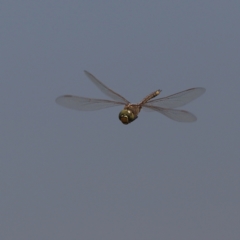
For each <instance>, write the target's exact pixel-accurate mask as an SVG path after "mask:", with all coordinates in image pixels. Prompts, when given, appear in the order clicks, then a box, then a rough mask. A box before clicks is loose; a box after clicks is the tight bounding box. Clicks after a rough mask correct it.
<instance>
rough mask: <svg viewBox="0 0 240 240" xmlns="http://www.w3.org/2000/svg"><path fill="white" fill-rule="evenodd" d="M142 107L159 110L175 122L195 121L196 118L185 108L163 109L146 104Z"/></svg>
mask: <svg viewBox="0 0 240 240" xmlns="http://www.w3.org/2000/svg"><path fill="white" fill-rule="evenodd" d="M143 108H144V109H148V110H150V109H151V110H153V111H157V112H160V113H162V114H163V115H165V116H166V117H168V118H170V119H172V120H174V121H177V122H195V121H196V120H197V118H196V117H195V116H194V115H193V114H192V113H190V112H187V111H185V110H177V109H165V108H159V107H146V105H145V106H144V107H143Z"/></svg>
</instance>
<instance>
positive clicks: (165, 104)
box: [145, 88, 206, 108]
mask: <svg viewBox="0 0 240 240" xmlns="http://www.w3.org/2000/svg"><path fill="white" fill-rule="evenodd" d="M205 91H206V89H205V88H190V89H188V90H185V91H182V92H179V93H175V94H173V95H170V96H167V97H163V98H158V99H155V100H151V101H149V102H147V103H146V104H145V106H154V107H160V108H178V107H182V106H184V105H186V104H187V103H189V102H191V101H193V100H194V99H196V98H198V97H200V96H201V95H202V94H203V93H204V92H205Z"/></svg>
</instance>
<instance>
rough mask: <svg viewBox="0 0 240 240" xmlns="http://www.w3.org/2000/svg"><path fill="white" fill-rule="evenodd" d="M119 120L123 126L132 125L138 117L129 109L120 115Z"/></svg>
mask: <svg viewBox="0 0 240 240" xmlns="http://www.w3.org/2000/svg"><path fill="white" fill-rule="evenodd" d="M118 117H119V120H120V121H121V122H122V123H123V124H129V123H131V122H132V121H133V120H135V119H136V117H135V116H134V114H133V113H132V111H131V110H128V109H123V110H122V111H121V112H120V113H119V116H118Z"/></svg>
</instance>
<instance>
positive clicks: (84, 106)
mask: <svg viewBox="0 0 240 240" xmlns="http://www.w3.org/2000/svg"><path fill="white" fill-rule="evenodd" d="M56 103H57V104H59V105H61V106H63V107H66V108H70V109H75V110H79V111H95V110H100V109H103V108H109V107H114V106H118V105H124V103H121V102H114V101H111V100H102V99H92V98H84V97H78V96H72V95H64V96H60V97H58V98H57V99H56Z"/></svg>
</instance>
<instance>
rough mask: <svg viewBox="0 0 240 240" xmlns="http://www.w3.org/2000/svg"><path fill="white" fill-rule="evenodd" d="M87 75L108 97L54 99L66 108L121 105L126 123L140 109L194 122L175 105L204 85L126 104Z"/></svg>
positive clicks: (188, 99) (192, 96) (199, 92)
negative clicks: (106, 98) (108, 98)
mask: <svg viewBox="0 0 240 240" xmlns="http://www.w3.org/2000/svg"><path fill="white" fill-rule="evenodd" d="M84 73H85V74H86V75H87V77H88V78H89V79H90V80H91V81H92V83H94V84H95V85H96V86H97V87H98V88H99V90H100V91H102V92H103V93H104V94H105V95H107V96H108V97H110V98H111V99H113V100H114V101H112V100H105V99H94V98H85V97H79V96H73V95H63V96H60V97H58V98H57V99H56V103H57V104H59V105H61V106H63V107H66V108H70V109H75V110H79V111H94V110H100V109H104V108H108V107H114V106H119V105H124V109H123V110H122V111H121V112H120V113H119V116H118V118H119V120H120V121H121V122H122V123H123V124H129V123H131V122H133V121H134V120H136V119H137V118H138V114H139V113H140V111H141V109H145V110H149V111H155V112H159V113H162V114H163V115H165V116H166V117H168V118H170V119H172V120H174V121H177V122H194V121H196V120H197V118H196V117H195V116H194V115H193V114H192V113H190V112H187V111H185V110H178V109H175V108H178V107H182V106H184V105H186V104H187V103H189V102H191V101H193V100H194V99H196V98H198V97H200V96H201V95H202V94H203V93H204V92H205V91H206V89H205V88H201V87H198V88H190V89H187V90H185V91H182V92H178V93H175V94H172V95H170V96H167V97H163V98H157V99H154V100H151V99H153V98H155V97H156V96H158V95H159V94H160V92H161V90H157V91H154V92H152V93H151V94H149V95H148V96H146V97H145V98H144V99H143V100H142V101H141V102H139V103H136V104H135V103H130V102H129V101H128V100H127V99H125V98H124V97H123V96H121V95H120V94H119V93H116V92H114V91H113V90H112V89H110V88H108V87H107V86H106V85H104V84H103V83H102V82H100V81H99V80H98V79H97V78H96V77H94V76H93V75H92V74H91V73H89V72H87V71H84Z"/></svg>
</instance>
